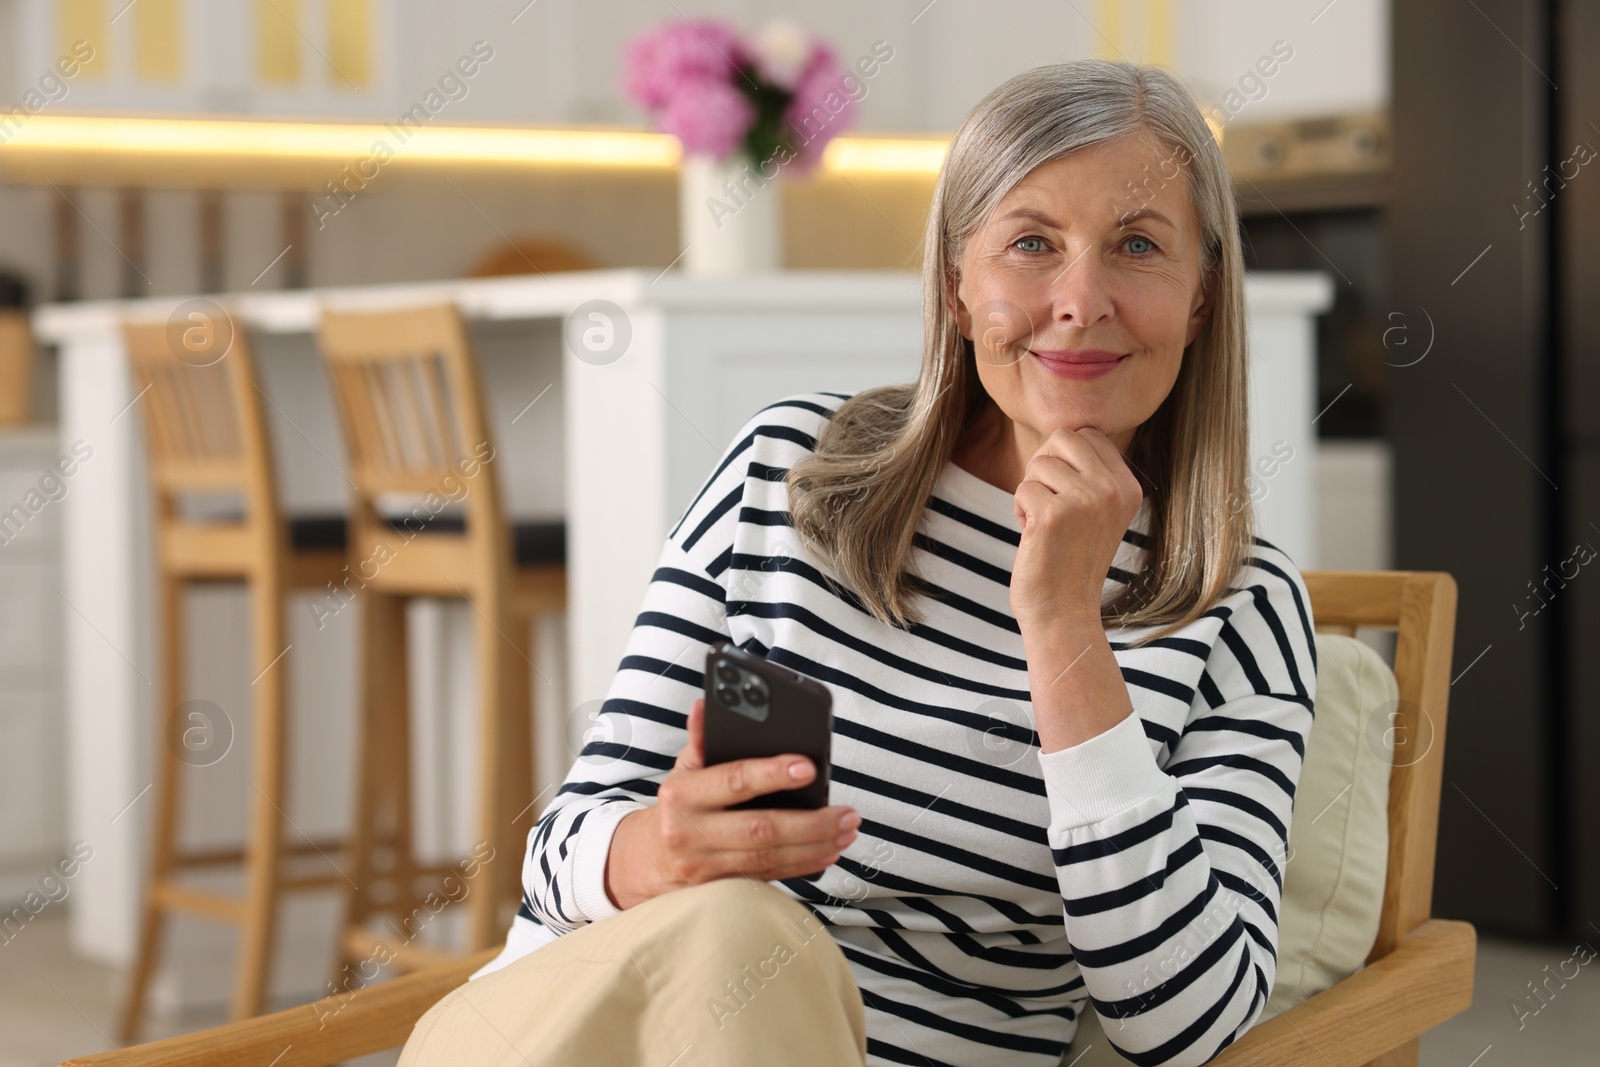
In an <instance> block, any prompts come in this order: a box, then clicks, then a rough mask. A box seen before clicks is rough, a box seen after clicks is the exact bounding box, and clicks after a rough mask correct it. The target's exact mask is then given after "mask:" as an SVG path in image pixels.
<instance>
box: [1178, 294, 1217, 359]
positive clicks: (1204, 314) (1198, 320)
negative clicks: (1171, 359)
mask: <svg viewBox="0 0 1600 1067" xmlns="http://www.w3.org/2000/svg"><path fill="white" fill-rule="evenodd" d="M1216 296H1217V283H1216V280H1215V278H1213V279H1212V280H1211V282H1210V283H1209V284H1207V285H1206V286H1205V287H1204V288H1203V289H1202V290H1201V293H1200V302H1199V303H1198V304H1196V305H1195V308H1194V311H1193V312H1191V313H1190V315H1189V334H1188V337H1187V338H1186V339H1185V340H1184V342H1183V347H1185V348H1188V347H1189V346H1190V345H1192V344H1194V339H1195V338H1196V337H1198V336H1199V334H1200V327H1202V326H1204V325H1205V324H1206V320H1207V319H1209V318H1210V317H1211V307H1212V304H1213V303H1215V301H1216Z"/></svg>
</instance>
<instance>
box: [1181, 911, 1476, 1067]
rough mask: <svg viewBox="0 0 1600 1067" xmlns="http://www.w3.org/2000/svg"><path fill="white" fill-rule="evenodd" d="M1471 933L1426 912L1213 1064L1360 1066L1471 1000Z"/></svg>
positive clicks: (1473, 942)
mask: <svg viewBox="0 0 1600 1067" xmlns="http://www.w3.org/2000/svg"><path fill="white" fill-rule="evenodd" d="M1477 943H1478V936H1477V931H1476V930H1475V929H1474V928H1473V926H1472V924H1471V923H1466V922H1459V921H1456V920H1452V919H1429V920H1428V921H1427V922H1424V923H1422V924H1421V925H1419V926H1418V927H1416V928H1415V929H1414V930H1412V931H1411V932H1410V933H1409V934H1406V935H1405V936H1404V937H1402V938H1401V939H1400V941H1399V943H1398V944H1396V945H1395V948H1394V951H1393V952H1391V953H1389V954H1388V955H1387V956H1384V957H1383V958H1382V959H1380V960H1377V961H1375V962H1373V963H1371V964H1368V965H1367V966H1366V967H1364V968H1362V969H1361V970H1359V971H1357V972H1356V973H1355V974H1353V975H1351V976H1350V977H1349V978H1346V979H1345V980H1344V981H1342V982H1340V983H1339V984H1338V985H1336V986H1334V987H1333V988H1332V989H1325V990H1323V991H1322V992H1321V993H1318V994H1317V995H1316V996H1314V997H1311V998H1309V999H1307V1000H1305V1001H1303V1002H1302V1003H1300V1004H1296V1005H1295V1006H1294V1007H1293V1008H1290V1009H1289V1010H1288V1011H1286V1012H1282V1013H1281V1014H1279V1015H1278V1016H1277V1017H1276V1018H1273V1019H1267V1020H1265V1021H1263V1022H1261V1023H1259V1024H1257V1025H1256V1026H1253V1027H1251V1028H1250V1029H1249V1030H1248V1031H1247V1032H1246V1033H1245V1035H1244V1036H1243V1037H1241V1038H1240V1039H1239V1040H1238V1041H1235V1042H1234V1043H1233V1044H1232V1045H1230V1046H1229V1047H1228V1048H1227V1049H1225V1050H1223V1052H1222V1054H1221V1055H1220V1056H1218V1057H1217V1058H1216V1059H1214V1060H1212V1061H1211V1063H1212V1064H1213V1065H1214V1067H1266V1065H1269V1064H1270V1065H1271V1067H1362V1065H1363V1064H1367V1063H1370V1062H1372V1061H1373V1060H1375V1059H1377V1058H1378V1057H1379V1056H1382V1055H1383V1054H1384V1053H1386V1052H1388V1051H1390V1050H1391V1049H1394V1048H1397V1047H1399V1046H1401V1045H1404V1044H1405V1043H1406V1042H1408V1041H1413V1040H1415V1039H1416V1038H1418V1037H1420V1036H1422V1034H1423V1033H1425V1032H1426V1031H1428V1030H1430V1029H1432V1028H1433V1027H1435V1026H1437V1025H1439V1024H1440V1023H1442V1022H1444V1021H1445V1020H1446V1019H1448V1018H1450V1017H1451V1016H1453V1015H1456V1014H1458V1013H1459V1012H1461V1011H1464V1010H1465V1009H1466V1008H1467V1007H1468V1005H1470V1004H1471V1003H1472V975H1473V963H1474V959H1475V957H1476V955H1477Z"/></svg>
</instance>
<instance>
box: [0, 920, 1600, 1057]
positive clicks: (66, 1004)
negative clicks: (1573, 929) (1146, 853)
mask: <svg viewBox="0 0 1600 1067" xmlns="http://www.w3.org/2000/svg"><path fill="white" fill-rule="evenodd" d="M1596 944H1600V934H1597V935H1596V937H1594V938H1593V939H1589V940H1587V941H1586V942H1585V943H1584V944H1583V945H1582V946H1581V949H1582V951H1581V953H1579V954H1577V955H1576V956H1575V954H1574V950H1575V948H1579V947H1580V946H1574V945H1566V944H1550V945H1542V944H1529V943H1526V942H1520V941H1504V940H1498V939H1494V938H1479V940H1478V969H1477V981H1476V985H1475V987H1474V989H1475V995H1474V997H1473V1004H1472V1007H1471V1008H1469V1009H1467V1011H1465V1012H1463V1013H1462V1014H1461V1015H1458V1016H1456V1017H1455V1018H1454V1019H1451V1020H1450V1021H1448V1022H1446V1023H1445V1024H1444V1025H1443V1026H1439V1027H1437V1028H1435V1029H1434V1030H1433V1031H1432V1032H1431V1033H1429V1034H1428V1035H1427V1036H1426V1037H1424V1038H1423V1039H1422V1067H1578V1065H1587V1064H1596V1063H1600V970H1592V969H1591V967H1590V966H1589V964H1588V963H1582V962H1579V961H1582V960H1584V959H1586V958H1589V960H1590V962H1594V961H1593V959H1592V957H1593V956H1594V949H1593V948H1591V947H1590V946H1593V945H1596ZM1569 960H1570V961H1571V962H1566V961H1569ZM1546 967H1548V968H1549V970H1548V971H1547V970H1546V969H1545V968H1546ZM1596 967H1597V968H1600V963H1597V964H1596ZM1574 971H1576V975H1575V976H1574V977H1571V978H1568V979H1566V980H1565V983H1563V982H1562V981H1561V980H1559V979H1558V978H1554V977H1551V976H1554V975H1559V974H1563V973H1565V974H1569V975H1570V974H1573V972H1574ZM1546 979H1548V982H1547V983H1546V985H1545V986H1544V987H1543V988H1544V989H1546V990H1547V991H1546V992H1545V993H1544V997H1545V999H1544V1002H1543V1006H1542V1007H1540V1001H1539V1000H1537V999H1535V998H1534V997H1533V996H1532V994H1531V992H1530V991H1529V989H1528V985H1527V983H1529V982H1533V983H1535V984H1536V985H1537V984H1538V983H1540V982H1541V981H1545V980H1546ZM119 988H120V983H119V982H118V975H117V973H116V972H115V971H114V970H113V969H111V968H109V967H105V966H102V965H99V964H94V963H88V962H85V961H83V960H80V959H78V958H76V957H74V956H73V955H72V954H71V953H70V952H69V951H68V949H67V922H66V919H65V917H64V916H62V915H50V914H48V913H46V914H42V915H40V916H39V917H38V918H37V919H36V920H34V921H33V922H31V923H29V924H28V925H27V927H25V928H24V929H23V930H21V931H20V933H18V935H17V936H16V937H15V938H14V939H13V940H12V941H10V942H9V943H5V944H0V1067H53V1065H55V1064H58V1063H60V1062H61V1061H62V1060H64V1059H67V1058H68V1057H70V1056H78V1055H87V1054H89V1053H94V1052H104V1051H107V1050H109V1049H111V1048H113V1047H114V1046H113V1045H112V1043H111V1041H110V1035H111V1031H112V1029H113V1026H114V1023H113V1020H114V1018H115V1015H116V1001H115V996H116V993H117V991H118V990H119ZM1514 1003H1521V1004H1523V1005H1524V1006H1523V1007H1522V1008H1521V1009H1516V1008H1514V1007H1513V1004H1514ZM288 1006H289V1005H284V1007H288ZM1535 1008H1537V1009H1538V1010H1537V1011H1535V1010H1534V1009H1535ZM224 1018H225V1016H224V1013H223V1010H222V1009H221V1008H218V1009H217V1010H216V1011H215V1012H214V1013H198V1012H197V1013H192V1014H190V1015H186V1016H185V1017H183V1018H179V1019H152V1020H150V1021H149V1023H148V1024H147V1028H146V1035H145V1038H146V1040H154V1039H156V1038H158V1037H167V1036H171V1035H174V1034H179V1033H184V1032H187V1031H190V1030H198V1029H202V1028H204V1027H207V1026H212V1025H215V1024H217V1023H219V1022H222V1021H224ZM398 1056H399V1053H398V1050H396V1051H394V1052H385V1053H378V1054H375V1055H372V1056H367V1057H364V1058H362V1059H361V1060H355V1061H350V1062H352V1063H356V1064H359V1065H360V1067H389V1065H391V1064H393V1063H394V1062H395V1060H396V1059H397V1058H398ZM263 1067H265V1065H263Z"/></svg>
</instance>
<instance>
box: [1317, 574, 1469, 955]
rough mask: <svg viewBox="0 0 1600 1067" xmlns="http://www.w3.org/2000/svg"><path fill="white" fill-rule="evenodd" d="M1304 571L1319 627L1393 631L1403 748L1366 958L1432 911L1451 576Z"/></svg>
mask: <svg viewBox="0 0 1600 1067" xmlns="http://www.w3.org/2000/svg"><path fill="white" fill-rule="evenodd" d="M1302 577H1304V579H1305V583H1306V589H1307V591H1308V592H1309V593H1310V594H1311V615H1312V619H1313V620H1314V622H1315V625H1316V628H1317V630H1319V631H1326V632H1330V633H1353V632H1354V630H1355V628H1356V627H1358V626H1370V627H1376V628H1379V629H1387V630H1394V631H1396V632H1397V636H1396V640H1395V654H1394V674H1395V680H1396V681H1397V682H1398V683H1399V686H1400V703H1399V708H1398V711H1397V712H1396V713H1395V714H1396V717H1395V719H1394V721H1393V723H1392V726H1391V728H1392V730H1393V731H1394V736H1395V737H1396V738H1399V739H1401V741H1400V744H1401V745H1404V746H1406V747H1405V748H1403V749H1402V748H1398V747H1397V749H1396V751H1395V757H1394V764H1393V767H1392V769H1391V771H1390V777H1389V858H1388V869H1387V873H1386V874H1385V877H1384V891H1383V918H1382V920H1381V922H1380V923H1379V926H1378V936H1377V939H1376V941H1374V943H1373V946H1372V951H1371V953H1370V954H1369V955H1368V956H1367V962H1368V963H1374V962H1376V961H1377V960H1379V959H1381V958H1382V957H1384V956H1386V955H1388V954H1389V953H1390V952H1391V951H1393V950H1394V947H1395V944H1396V942H1397V941H1398V940H1399V939H1400V938H1401V937H1402V936H1404V935H1405V934H1407V933H1409V932H1410V931H1412V930H1413V929H1415V928H1416V927H1417V926H1419V925H1420V924H1421V923H1423V922H1424V921H1425V920H1427V919H1428V918H1430V917H1431V916H1430V910H1431V907H1432V900H1433V866H1434V854H1435V849H1436V846H1437V843H1438V830H1439V791H1440V787H1441V785H1442V782H1443V769H1444V740H1445V721H1446V714H1447V712H1448V710H1449V698H1450V657H1451V650H1452V646H1453V644H1454V640H1455V622H1456V582H1455V579H1454V578H1452V577H1451V576H1450V575H1449V574H1445V573H1442V572H1432V571H1305V572H1303V574H1302Z"/></svg>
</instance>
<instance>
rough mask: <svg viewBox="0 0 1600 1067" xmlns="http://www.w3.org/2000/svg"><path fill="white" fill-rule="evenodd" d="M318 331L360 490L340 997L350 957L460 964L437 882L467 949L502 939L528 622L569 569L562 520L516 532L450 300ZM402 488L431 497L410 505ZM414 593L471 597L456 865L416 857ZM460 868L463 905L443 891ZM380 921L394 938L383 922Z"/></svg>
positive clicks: (340, 319)
mask: <svg viewBox="0 0 1600 1067" xmlns="http://www.w3.org/2000/svg"><path fill="white" fill-rule="evenodd" d="M319 337H320V342H321V346H322V354H323V358H324V360H325V363H326V365H327V368H328V371H329V376H330V378H331V380H332V384H333V393H334V397H335V400H336V407H337V409H338V411H339V416H340V420H341V422H342V424H343V427H344V434H345V442H346V446H347V448H348V452H349V466H350V469H349V475H350V480H351V482H352V483H353V484H354V485H355V498H354V500H353V501H352V505H351V509H350V520H349V522H350V535H349V553H350V570H351V571H352V572H353V573H355V574H358V575H359V576H360V579H361V582H362V586H361V588H360V590H359V592H357V593H356V596H357V598H358V599H359V600H360V601H361V604H362V612H361V618H362V627H361V638H360V642H361V653H360V656H361V668H360V675H361V689H362V695H361V698H360V699H361V712H360V714H361V720H360V723H361V725H360V727H359V732H358V739H359V743H358V761H359V766H358V769H357V774H356V795H355V802H354V816H353V825H352V827H351V833H350V843H349V862H348V869H349V870H350V874H351V879H352V881H353V882H354V883H355V885H354V887H353V888H352V887H351V886H348V885H347V886H345V887H344V888H345V894H346V914H345V919H344V925H343V929H342V931H341V935H340V938H339V944H338V949H339V955H338V959H337V961H336V963H335V967H334V971H335V977H334V983H335V987H336V988H341V989H342V988H343V985H342V984H341V980H340V977H339V972H340V971H341V970H343V969H344V968H345V967H346V965H347V964H349V963H351V962H354V961H371V960H376V961H377V962H380V963H390V964H393V965H394V966H395V967H396V968H397V969H399V970H402V971H409V970H415V969H417V968H419V967H425V966H429V965H432V964H435V963H438V962H440V960H441V959H448V958H451V956H450V954H448V953H444V952H442V951H441V950H439V949H435V948H430V947H428V946H426V945H423V944H420V943H418V942H417V941H416V939H415V934H416V933H418V932H419V930H418V925H419V922H418V920H419V919H424V920H425V919H426V918H428V917H429V912H428V911H423V910H421V905H422V904H423V902H424V901H425V900H426V899H428V895H429V894H430V893H431V892H438V893H440V895H441V898H442V899H446V900H450V901H462V902H464V903H465V905H466V909H467V913H468V932H467V942H468V944H467V946H466V951H475V950H478V949H482V948H486V947H488V946H490V945H494V944H498V943H499V942H500V941H501V940H503V938H504V935H505V931H506V929H507V927H508V926H509V924H510V920H511V914H512V910H514V907H515V905H516V904H517V903H519V902H520V900H521V895H522V894H521V873H522V854H523V851H524V849H525V848H526V841H527V835H528V831H529V830H530V829H531V828H532V825H533V821H534V817H535V816H536V814H537V813H536V812H535V811H534V808H533V804H534V793H533V767H534V761H533V724H532V708H531V692H530V680H529V672H530V671H531V670H532V662H533V658H532V653H533V640H532V633H531V625H530V624H531V621H532V619H533V617H534V616H535V615H537V614H542V613H560V612H562V611H564V610H565V608H566V568H565V565H564V562H563V560H564V555H565V550H564V527H563V526H562V525H561V524H525V525H523V526H519V527H517V528H515V529H513V528H512V527H511V526H510V525H509V524H508V521H507V518H506V513H505V507H504V505H503V503H502V500H501V496H500V488H499V485H498V482H497V477H496V473H495V472H496V470H497V469H498V465H497V463H496V462H495V459H496V454H495V451H494V445H493V435H492V434H491V433H490V430H489V426H488V420H487V418H486V415H485V410H486V409H485V407H484V402H483V392H482V386H481V383H480V381H479V375H478V370H477V362H476V359H475V357H474V354H473V351H472V348H471V344H470V341H469V338H468V336H467V332H466V328H465V325H464V324H463V322H462V320H461V317H460V315H459V314H458V313H457V311H456V309H455V308H454V307H453V306H450V305H443V306H433V307H422V308H415V309H408V310H403V311H386V312H345V311H325V312H324V314H323V316H322V321H321V326H320V329H319ZM397 496H399V497H406V498H409V499H410V500H411V501H415V500H416V499H417V498H419V497H420V498H421V500H422V503H420V504H415V505H414V506H411V509H410V511H409V512H406V511H404V510H401V511H396V510H395V505H394V503H393V500H394V498H395V497H397ZM447 504H448V505H449V506H446V505H447ZM452 512H454V513H452ZM415 597H450V598H461V599H464V600H466V601H467V603H468V604H470V605H471V607H472V617H473V625H474V634H473V639H474V656H475V661H476V674H477V684H478V709H477V736H478V757H477V780H476V782H475V783H474V787H475V791H476V802H475V803H476V811H475V834H476V842H477V843H476V844H475V845H474V855H473V856H472V857H470V858H469V859H468V860H466V861H461V862H458V863H457V864H453V865H437V864H435V865H424V864H419V863H418V862H417V859H416V857H415V855H414V851H413V848H414V845H413V840H412V822H411V805H412V797H411V763H410V761H411V738H410V729H409V707H408V705H409V694H408V692H407V688H408V687H407V683H406V662H407V660H406V630H405V605H406V603H407V601H409V600H411V599H412V598H415ZM490 850H492V851H490ZM452 874H453V875H454V877H455V878H456V879H457V880H458V881H459V882H461V883H464V884H465V885H466V887H467V888H466V891H465V896H464V898H463V897H462V896H461V893H460V891H459V889H458V890H457V891H456V892H455V893H454V894H452V893H451V891H450V889H449V887H448V885H446V884H445V879H446V878H447V877H448V876H450V875H452ZM507 905H509V906H510V908H509V909H508V908H507V907H505V906H507ZM384 917H387V918H389V920H390V921H389V922H388V923H387V924H386V927H385V928H384V929H383V930H382V931H381V932H375V931H374V930H372V929H371V928H370V926H371V923H372V922H373V920H375V919H379V918H384ZM396 934H398V935H399V936H398V937H396V936H394V935H396Z"/></svg>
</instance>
